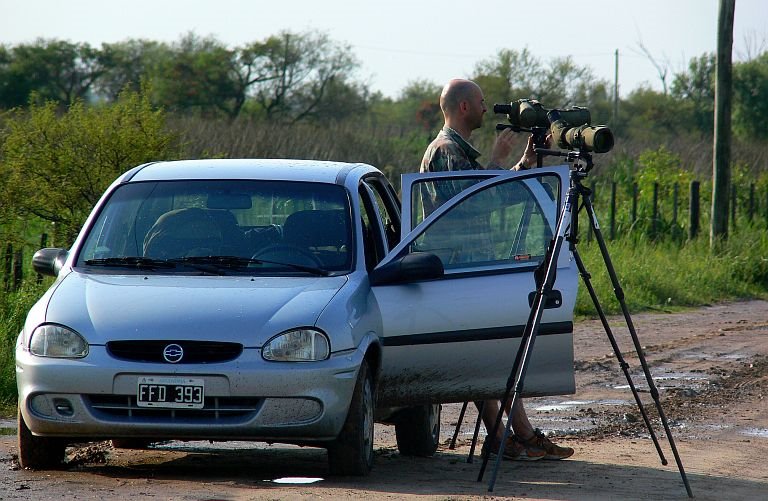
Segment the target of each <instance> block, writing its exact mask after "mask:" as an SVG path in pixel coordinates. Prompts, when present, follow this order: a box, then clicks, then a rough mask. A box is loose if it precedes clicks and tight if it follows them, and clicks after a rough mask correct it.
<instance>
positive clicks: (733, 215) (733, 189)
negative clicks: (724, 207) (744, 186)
mask: <svg viewBox="0 0 768 501" xmlns="http://www.w3.org/2000/svg"><path fill="white" fill-rule="evenodd" d="M731 228H733V229H734V230H735V229H736V185H735V184H732V185H731Z"/></svg>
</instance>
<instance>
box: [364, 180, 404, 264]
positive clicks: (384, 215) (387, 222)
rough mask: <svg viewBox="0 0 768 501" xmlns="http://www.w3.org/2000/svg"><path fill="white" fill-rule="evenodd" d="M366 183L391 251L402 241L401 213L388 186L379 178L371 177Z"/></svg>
mask: <svg viewBox="0 0 768 501" xmlns="http://www.w3.org/2000/svg"><path fill="white" fill-rule="evenodd" d="M364 184H365V186H366V187H367V188H368V191H369V193H370V194H371V198H372V199H373V204H374V205H375V208H376V211H377V213H378V215H379V219H380V220H381V223H382V227H383V230H384V236H385V243H386V246H387V251H389V250H390V249H392V248H394V247H395V245H397V243H398V242H399V241H400V214H399V212H398V209H397V207H396V206H395V205H394V203H393V201H392V200H393V199H392V197H391V196H390V194H389V192H388V191H387V190H386V187H385V186H384V185H383V184H382V183H381V182H379V180H376V179H369V180H366V181H365V182H364Z"/></svg>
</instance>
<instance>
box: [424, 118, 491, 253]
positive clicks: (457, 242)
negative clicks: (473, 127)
mask: <svg viewBox="0 0 768 501" xmlns="http://www.w3.org/2000/svg"><path fill="white" fill-rule="evenodd" d="M479 156H480V152H479V151H477V150H476V149H475V148H474V147H473V146H472V145H471V144H469V143H468V142H467V141H466V140H465V139H464V138H463V137H461V136H460V135H459V133H458V132H456V131H455V130H453V129H451V128H450V127H448V126H445V127H443V129H442V130H441V131H440V132H439V133H438V135H437V137H436V138H435V139H434V140H433V141H432V142H431V143H430V145H429V146H428V147H427V150H426V151H425V152H424V158H423V159H422V161H421V168H420V169H419V171H420V172H422V173H426V172H446V171H460V170H479V169H485V167H483V166H482V164H480V162H478V161H477V158H478V157H479ZM477 181H478V180H477V179H472V180H469V179H468V180H452V181H448V180H445V181H435V182H427V183H423V184H422V185H421V188H420V195H421V203H422V209H423V214H422V217H423V218H426V217H427V216H428V215H429V214H431V213H432V212H434V210H435V209H437V208H438V207H440V206H441V205H442V204H444V203H445V202H447V201H448V200H449V199H450V198H451V197H453V196H454V195H456V194H457V193H459V192H461V191H462V190H464V189H466V188H467V187H469V186H471V185H472V184H474V183H476V182H477ZM469 207H471V204H470V206H465V208H469ZM449 221H451V222H452V225H451V226H453V225H456V226H458V227H459V228H461V229H460V230H458V231H457V228H453V229H451V228H449V227H446V228H442V227H441V228H435V229H433V230H432V231H431V233H430V235H429V237H430V238H429V239H428V240H430V244H431V245H430V247H436V248H444V249H443V250H448V249H447V247H448V245H443V243H442V242H441V241H442V240H445V241H446V242H450V244H451V245H450V247H451V248H452V249H451V250H450V252H449V255H450V257H447V256H446V259H444V262H446V263H457V262H471V261H476V260H485V259H489V258H490V257H489V254H491V253H492V251H491V249H492V245H493V244H492V239H491V235H490V227H489V222H488V217H487V215H485V216H480V217H478V216H474V215H472V214H471V211H470V212H469V213H466V212H465V210H462V211H461V213H456V214H455V215H454V216H453V217H452V218H450V219H449ZM441 229H442V230H444V231H445V233H446V235H444V236H442V237H441V236H440V233H442V231H441ZM434 250H435V249H433V251H434ZM437 253H438V254H440V252H439V251H438V252H437Z"/></svg>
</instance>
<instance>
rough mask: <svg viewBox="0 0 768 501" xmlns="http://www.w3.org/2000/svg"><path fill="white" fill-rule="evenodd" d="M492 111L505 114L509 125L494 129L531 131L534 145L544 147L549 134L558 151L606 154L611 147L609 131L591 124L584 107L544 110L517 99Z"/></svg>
mask: <svg viewBox="0 0 768 501" xmlns="http://www.w3.org/2000/svg"><path fill="white" fill-rule="evenodd" d="M493 112H494V113H497V114H504V115H507V120H509V123H510V125H505V124H499V125H497V126H496V128H497V129H499V130H500V129H505V128H511V129H513V130H515V131H516V132H531V133H533V135H534V144H535V145H537V146H540V145H543V144H544V140H545V138H546V132H547V131H549V132H551V134H552V139H553V141H554V142H555V144H557V146H558V147H559V148H563V149H568V150H580V151H586V152H592V151H593V152H595V153H607V152H609V151H611V149H612V148H613V144H614V139H613V132H611V129H609V128H608V127H607V126H605V125H591V121H592V117H591V114H590V112H589V109H587V108H584V107H580V106H573V107H570V108H564V109H557V108H554V109H551V110H548V109H546V108H544V107H543V106H542V105H541V103H540V102H538V101H536V100H535V99H518V100H517V101H513V102H511V103H509V104H494V105H493Z"/></svg>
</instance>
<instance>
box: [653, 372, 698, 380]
mask: <svg viewBox="0 0 768 501" xmlns="http://www.w3.org/2000/svg"><path fill="white" fill-rule="evenodd" d="M653 379H654V380H656V381H670V380H681V381H708V380H709V376H707V375H705V374H694V373H692V372H670V373H668V374H662V375H658V376H657V375H654V376H653Z"/></svg>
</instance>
